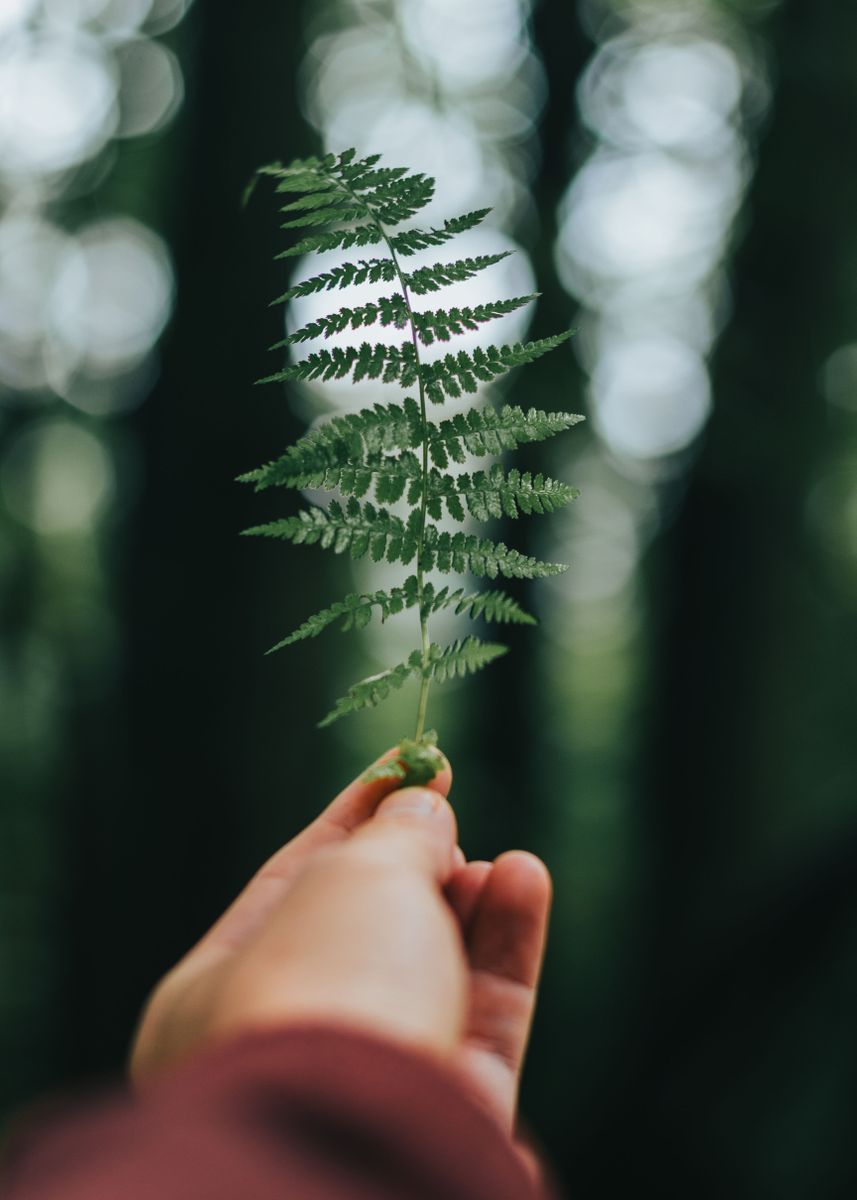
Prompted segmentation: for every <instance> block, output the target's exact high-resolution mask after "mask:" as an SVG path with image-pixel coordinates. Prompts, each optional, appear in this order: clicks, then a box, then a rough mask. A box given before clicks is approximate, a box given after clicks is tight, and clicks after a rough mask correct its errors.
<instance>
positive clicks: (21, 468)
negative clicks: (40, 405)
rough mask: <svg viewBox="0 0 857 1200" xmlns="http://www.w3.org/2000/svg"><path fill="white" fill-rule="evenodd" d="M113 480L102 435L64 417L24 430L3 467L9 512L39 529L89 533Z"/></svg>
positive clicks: (0, 483)
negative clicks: (97, 434) (99, 436)
mask: <svg viewBox="0 0 857 1200" xmlns="http://www.w3.org/2000/svg"><path fill="white" fill-rule="evenodd" d="M113 486H114V480H113V468H112V464H111V461H110V456H109V454H108V453H107V451H106V449H105V448H104V446H103V445H102V443H101V442H100V440H99V439H98V438H97V437H96V436H95V434H93V433H92V432H90V431H89V430H87V429H84V428H82V427H81V426H79V425H77V424H75V423H73V422H72V421H70V420H66V419H64V418H56V419H52V420H49V421H44V422H38V423H37V424H34V425H32V426H30V427H29V428H28V429H26V430H24V431H23V432H22V433H21V434H19V435H18V437H17V438H15V439H14V440H13V442H12V443H11V445H10V446H9V449H8V451H7V453H6V455H5V457H4V459H3V463H2V467H0V490H2V494H3V498H4V500H5V502H6V505H7V507H8V509H9V512H10V513H11V514H12V515H13V516H14V517H16V518H17V520H19V521H21V522H22V523H23V524H24V525H26V526H28V527H29V528H30V529H32V530H34V531H35V532H36V533H40V534H46V535H51V534H78V533H88V532H89V531H91V530H92V528H93V526H94V525H95V523H96V522H97V520H98V518H99V517H100V516H101V515H102V514H103V513H104V511H105V509H106V507H107V505H108V504H109V502H110V499H111V496H112V494H113Z"/></svg>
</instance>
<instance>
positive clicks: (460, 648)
mask: <svg viewBox="0 0 857 1200" xmlns="http://www.w3.org/2000/svg"><path fill="white" fill-rule="evenodd" d="M508 651H509V647H508V646H499V645H497V643H496V642H483V641H481V640H480V639H479V638H477V637H473V636H470V637H466V638H465V639H464V640H463V641H460V642H453V643H452V645H451V646H438V645H436V644H434V643H432V645H431V646H430V648H429V652H428V667H427V669H426V674H427V675H428V676H429V677H430V678H431V679H433V680H434V681H435V682H436V683H446V681H447V680H448V679H456V678H458V679H463V678H464V676H465V675H473V674H475V672H476V671H481V670H482V668H483V667H487V666H488V664H489V663H492V662H494V660H495V659H497V658H502V657H503V655H504V654H507V653H508Z"/></svg>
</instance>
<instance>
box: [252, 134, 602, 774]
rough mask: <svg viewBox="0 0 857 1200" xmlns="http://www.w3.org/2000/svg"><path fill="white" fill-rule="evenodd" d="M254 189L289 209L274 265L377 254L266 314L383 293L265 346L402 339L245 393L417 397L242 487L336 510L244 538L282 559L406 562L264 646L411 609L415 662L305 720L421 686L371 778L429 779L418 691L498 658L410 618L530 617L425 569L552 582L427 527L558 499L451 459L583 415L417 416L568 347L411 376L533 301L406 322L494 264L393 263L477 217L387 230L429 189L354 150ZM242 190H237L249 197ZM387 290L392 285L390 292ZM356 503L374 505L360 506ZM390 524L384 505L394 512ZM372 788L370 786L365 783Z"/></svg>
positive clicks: (497, 447)
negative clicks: (350, 386)
mask: <svg viewBox="0 0 857 1200" xmlns="http://www.w3.org/2000/svg"><path fill="white" fill-rule="evenodd" d="M265 175H266V176H270V177H271V178H273V180H274V187H275V190H276V192H277V193H278V194H281V195H285V196H290V197H291V199H289V200H288V201H287V202H286V203H284V204H282V205H281V214H282V218H281V219H282V221H283V227H284V228H286V229H303V230H308V231H309V232H308V233H306V234H304V236H302V237H301V238H300V240H298V241H297V243H296V244H295V245H294V246H292V247H290V248H288V249H286V250H285V251H284V252H283V253H282V254H280V255H279V256H278V257H280V258H289V257H294V256H296V255H308V254H311V253H313V252H325V251H338V250H348V249H349V248H351V247H355V246H372V245H384V246H385V247H386V250H387V254H386V255H379V256H378V257H374V258H363V259H358V260H357V261H350V262H344V263H338V264H337V265H336V266H334V267H331V268H329V269H328V270H325V271H321V272H318V273H316V274H314V275H312V276H310V277H309V278H306V279H304V280H301V281H300V282H298V283H295V284H293V285H292V286H291V287H289V288H288V289H287V290H286V291H285V292H283V293H282V295H280V296H279V297H278V298H277V300H276V301H275V303H286V302H289V301H291V300H295V299H298V298H299V297H305V296H312V295H316V294H319V293H321V292H327V291H334V290H337V289H342V288H346V287H350V286H359V285H362V284H364V283H370V284H378V283H391V284H393V285H394V289H395V290H392V291H391V294H387V295H385V296H383V297H381V298H379V299H375V298H372V297H367V298H366V299H365V300H362V299H361V301H360V302H359V303H351V304H348V305H345V306H342V307H340V308H339V309H337V310H336V311H333V312H330V313H326V314H325V315H323V316H320V317H317V318H315V319H313V320H311V321H308V322H307V323H306V324H304V325H303V326H302V327H301V328H299V329H297V330H295V331H294V332H292V333H290V334H288V335H287V336H286V337H285V338H284V339H283V340H282V341H281V342H278V343H277V347H276V348H277V349H279V348H285V347H290V346H294V345H298V344H301V343H305V342H308V341H312V340H315V339H325V340H326V339H330V338H336V337H337V336H338V335H340V334H345V333H351V332H353V331H355V330H359V329H362V328H365V327H369V326H373V325H381V326H382V327H388V328H389V327H392V328H398V329H401V330H402V331H403V333H404V337H403V340H402V341H401V342H399V343H397V344H394V345H384V344H381V343H378V344H374V345H373V344H371V343H369V342H363V343H362V344H361V345H359V346H355V345H347V344H345V345H343V344H340V345H336V344H334V345H332V346H331V347H330V348H327V347H325V348H324V349H320V350H318V351H315V352H313V353H310V354H309V355H307V356H306V357H305V358H303V359H301V360H300V361H299V362H295V363H290V364H288V365H287V366H285V367H284V369H283V370H281V371H279V372H277V373H276V374H274V375H271V376H269V377H268V378H267V379H266V380H260V381H259V382H273V381H277V382H282V381H286V382H289V381H311V380H334V379H339V380H341V379H346V378H350V379H351V380H352V382H354V383H359V382H360V381H362V380H367V379H368V380H377V381H379V382H384V383H393V384H397V385H399V386H400V387H403V388H411V387H413V388H414V389H416V391H417V392H418V396H417V397H416V398H413V397H412V396H407V397H405V398H403V400H402V401H401V402H400V403H396V404H377V403H376V404H374V405H373V406H371V407H369V408H365V409H363V410H361V411H359V412H354V413H348V414H342V415H340V416H337V417H334V418H332V419H330V420H328V421H326V422H324V423H323V424H320V425H318V426H317V427H316V428H314V429H312V430H310V431H309V432H308V433H307V434H306V435H304V437H302V438H300V439H299V440H298V441H297V442H296V443H294V444H293V445H291V446H288V447H286V449H285V450H284V451H283V453H282V454H281V455H280V456H279V457H278V458H277V459H275V460H274V461H273V462H270V463H267V464H265V465H264V466H262V467H260V468H258V469H257V470H255V471H249V472H247V473H246V474H245V475H243V476H241V479H242V481H246V482H250V483H253V484H254V485H255V486H256V488H257V490H262V489H264V488H268V487H272V486H284V487H291V488H298V489H307V488H312V489H319V488H320V489H326V490H333V491H337V492H338V493H340V494H341V495H342V496H343V497H344V500H343V501H340V500H336V499H334V500H332V501H331V502H330V504H329V506H328V507H327V508H326V509H325V508H321V507H314V506H313V507H309V508H305V509H303V510H301V511H299V512H298V513H297V514H295V515H294V516H290V517H285V518H283V519H281V520H279V521H272V522H270V523H269V524H267V525H260V526H257V527H256V528H254V529H249V530H246V531H245V532H246V533H248V534H256V535H260V536H264V537H270V538H281V539H285V540H287V541H290V542H293V543H295V544H307V545H313V544H316V545H318V546H319V547H321V548H322V549H329V550H333V551H334V552H335V553H339V554H345V553H347V554H349V555H351V557H353V558H361V557H363V556H365V555H368V556H369V557H371V558H372V559H373V560H374V561H376V562H381V561H387V562H402V563H415V564H416V570H415V573H414V574H412V575H409V576H408V577H407V578H406V579H405V580H404V581H403V583H402V585H401V586H399V587H392V588H390V589H389V590H381V591H377V592H369V593H351V594H350V595H348V596H346V597H345V599H344V600H341V601H338V602H336V603H334V604H332V605H330V606H329V607H328V608H325V609H322V610H321V611H320V612H318V613H315V614H313V615H312V616H311V617H309V618H307V620H306V621H304V622H303V624H302V625H301V626H299V628H298V629H296V630H295V631H294V632H293V633H291V634H289V635H288V637H286V638H284V639H283V640H282V641H281V642H280V643H278V645H277V646H276V647H274V649H279V648H280V647H282V646H287V645H291V644H293V643H294V642H296V641H301V640H303V639H305V638H310V637H316V636H317V635H318V634H319V633H321V632H322V631H323V630H324V629H326V628H327V627H328V626H330V625H332V624H334V623H339V624H340V625H341V627H342V628H343V629H350V628H361V627H363V626H364V625H366V624H367V623H368V622H369V621H370V620H372V618H373V616H374V615H375V614H376V613H377V614H378V615H379V616H380V619H381V620H382V621H383V620H386V619H387V617H389V616H390V615H392V614H393V613H395V612H401V611H404V610H405V609H411V608H417V609H418V610H419V616H420V625H421V633H422V648H421V649H420V650H415V651H414V652H413V653H412V654H411V655H410V656H409V657H408V659H407V660H406V661H405V662H403V663H399V664H398V665H396V666H394V667H391V668H389V669H388V670H386V671H382V672H380V673H379V674H378V675H375V676H372V677H371V678H369V679H365V680H362V681H360V682H359V683H357V684H355V685H354V686H353V687H352V688H350V689H349V691H348V692H347V694H346V695H345V696H344V697H342V698H341V699H340V700H339V701H337V703H336V705H335V707H334V709H333V710H332V711H331V712H330V713H329V714H328V716H327V717H326V718H325V719H324V721H323V722H322V724H323V725H327V724H330V722H331V721H333V720H336V719H338V718H339V717H340V716H343V715H345V714H346V713H350V712H356V711H359V710H360V709H363V708H366V707H370V706H372V705H374V704H377V703H378V702H379V700H382V699H384V698H385V697H386V696H387V695H389V694H390V693H391V692H392V691H393V690H395V689H398V688H400V687H401V686H402V684H403V683H404V682H405V681H406V680H407V679H410V678H413V677H417V678H419V680H420V694H419V704H418V717H417V732H416V735H415V737H414V739H413V740H412V741H406V742H403V743H402V747H401V751H400V754H399V756H398V758H397V759H395V760H394V761H392V762H391V763H387V764H384V765H383V767H382V768H380V770H382V771H383V778H390V779H395V780H397V781H398V780H401V779H402V778H405V777H407V778H409V779H410V778H411V777H413V778H415V779H416V778H420V779H423V780H428V779H429V778H430V777H431V776H432V774H433V773H434V772H435V771H436V770H437V764H438V763H439V762H440V761H442V760H441V759H439V758H438V756H437V753H436V751H433V747H434V740H433V737H432V736H430V735H426V734H425V733H424V722H425V712H426V700H427V697H428V689H429V683H430V682H431V681H432V680H434V681H437V682H443V681H444V680H447V679H451V678H455V677H463V676H464V675H467V674H470V673H472V672H473V671H477V670H480V669H481V668H482V667H484V666H486V665H487V664H488V663H490V662H492V661H493V660H494V659H495V658H498V657H499V656H500V655H501V654H503V653H505V647H503V646H498V645H494V644H493V643H485V642H481V641H479V639H478V638H473V637H468V638H465V639H464V640H462V641H457V642H454V643H453V644H452V645H450V646H446V647H440V646H438V645H436V644H433V643H431V642H429V641H428V638H427V629H426V626H427V621H428V619H429V617H430V616H431V615H432V614H433V613H437V612H439V611H440V610H441V609H453V610H454V611H455V613H456V614H459V615H465V616H469V617H472V618H474V619H484V620H489V621H495V622H500V623H507V624H519V625H525V624H533V623H534V618H533V617H532V616H531V615H530V614H529V613H527V612H526V611H525V610H524V609H523V608H522V607H521V606H520V605H519V604H518V603H517V601H515V600H514V599H513V598H512V597H511V596H508V595H507V594H505V593H504V592H502V591H484V592H475V593H470V594H465V592H464V589H463V588H456V589H454V590H452V589H451V588H450V587H442V588H440V589H438V588H437V587H436V585H435V584H434V583H432V582H431V581H429V580H427V579H426V577H425V573H426V572H427V571H430V570H435V571H438V572H439V573H441V574H444V573H449V572H452V571H455V572H461V571H470V572H471V573H473V574H474V575H477V576H483V577H487V578H490V579H495V578H497V577H498V576H506V577H508V578H519V579H535V578H541V577H545V576H550V575H556V574H558V573H559V572H561V571H563V570H565V569H566V568H565V567H563V566H561V565H560V564H557V563H549V562H541V561H539V560H538V559H536V558H533V557H530V556H528V555H524V554H521V553H519V552H518V551H516V550H512V549H509V548H508V547H507V546H506V545H505V544H504V543H503V542H493V541H490V540H488V539H486V538H480V537H477V536H475V535H473V534H469V533H464V532H457V533H450V532H448V531H447V530H441V529H439V528H438V526H437V525H435V524H431V523H429V522H428V521H427V517H431V518H432V519H433V520H434V521H438V520H440V519H441V517H442V516H443V515H444V513H447V514H449V515H451V516H452V517H454V518H456V519H458V520H463V519H464V518H465V517H466V515H467V514H468V513H469V514H470V515H471V516H474V517H476V518H477V519H480V520H487V519H490V518H497V517H504V516H505V517H516V516H518V515H520V514H521V513H525V514H529V513H546V512H552V511H554V510H555V509H557V508H559V507H560V506H562V505H564V504H567V503H568V502H569V501H570V500H572V499H573V498H574V497H575V496H576V495H577V492H576V491H575V489H574V488H571V487H569V486H568V485H567V484H565V483H562V482H559V481H557V480H553V479H548V478H546V477H545V476H543V475H541V474H536V475H533V474H530V473H528V472H525V473H521V472H520V471H517V470H510V471H505V470H504V469H503V468H501V466H500V465H499V464H495V465H494V466H491V467H490V468H488V469H486V470H477V471H473V472H465V473H462V474H458V475H452V474H450V473H448V472H447V470H446V468H448V466H449V464H450V462H457V463H461V464H465V465H466V462H467V455H468V454H476V455H490V454H494V455H498V454H502V453H504V452H505V451H507V450H514V449H516V448H517V447H518V446H519V445H522V444H525V443H527V442H535V441H539V440H541V439H544V438H548V437H552V436H554V435H555V434H557V433H560V432H562V431H563V430H566V429H569V428H570V427H571V426H572V425H574V424H575V423H576V422H577V421H578V420H581V419H582V418H580V417H578V416H576V415H574V414H571V413H550V412H545V411H542V410H539V409H530V410H529V411H525V410H523V409H521V408H518V407H511V406H506V407H504V408H502V409H500V410H499V411H496V410H494V409H493V408H488V407H484V406H483V407H480V408H472V409H470V410H469V411H465V412H462V413H458V414H455V415H454V416H452V417H450V418H448V419H446V420H442V421H440V422H432V421H429V420H428V417H427V413H426V403H427V401H432V402H434V403H441V402H442V401H443V400H444V398H445V397H447V396H451V397H457V396H460V395H461V394H462V393H465V392H467V393H472V392H475V391H477V389H478V388H479V386H480V384H484V383H490V382H491V381H492V380H494V379H496V378H497V377H498V376H500V375H502V374H504V373H505V372H507V371H511V370H513V369H515V368H516V367H519V366H523V365H525V364H527V363H529V362H532V361H533V360H534V359H536V358H538V357H540V356H541V355H542V354H545V353H547V352H548V351H549V350H553V349H555V348H556V347H557V346H559V345H561V344H562V343H563V342H564V341H565V340H566V338H567V337H568V336H570V334H568V333H566V334H561V335H559V336H557V337H553V338H544V339H541V340H539V341H533V342H527V343H516V344H514V345H492V346H487V347H477V348H476V349H474V350H472V351H463V350H462V351H459V352H458V353H450V354H446V355H445V356H444V357H442V358H439V359H437V360H433V361H431V362H424V361H423V359H422V357H421V354H420V346H425V345H430V344H432V343H434V342H438V341H439V342H448V341H450V340H451V339H452V338H455V337H458V336H460V335H462V334H465V333H467V332H472V331H474V330H477V329H478V328H479V327H480V326H481V325H482V324H484V323H486V322H487V321H492V320H496V319H498V318H500V317H502V316H504V315H506V314H508V313H511V312H514V311H516V310H517V309H520V308H522V307H523V306H524V305H525V304H528V303H529V302H530V301H531V300H533V299H534V298H535V297H533V296H517V297H512V298H510V299H503V300H495V301H486V302H484V303H481V304H475V305H467V306H464V305H460V306H451V307H448V308H442V309H428V310H424V311H421V312H414V311H413V309H412V305H411V302H410V296H411V295H413V296H420V295H427V294H429V293H433V292H436V291H439V290H440V289H441V288H443V287H446V286H449V285H451V284H454V283H457V282H461V281H464V280H468V279H471V278H473V277H474V276H475V275H476V274H478V273H479V272H481V271H483V270H485V269H487V268H488V267H490V266H492V265H494V264H496V263H498V262H500V261H501V260H502V259H503V258H505V257H506V252H501V253H498V254H491V255H481V256H475V257H470V258H459V259H457V260H455V261H453V262H450V263H442V262H436V263H434V264H432V265H427V266H422V267H417V268H415V269H414V270H412V271H410V272H409V273H405V272H404V271H403V270H402V268H401V267H400V265H399V260H400V259H403V258H405V257H408V256H411V255H413V254H416V253H417V252H418V251H421V250H424V249H426V248H427V247H430V246H440V245H444V244H445V243H447V242H449V241H450V240H452V239H453V238H455V237H456V236H457V235H458V234H459V233H463V232H465V231H467V230H469V229H473V228H475V227H476V226H477V225H478V224H479V223H480V222H481V221H482V220H484V218H485V217H486V216H487V215H488V210H487V209H482V210H479V211H477V212H471V213H465V214H464V215H463V216H461V217H455V218H453V219H451V220H448V221H445V222H444V224H443V225H442V226H441V227H439V228H422V229H419V228H417V229H414V228H404V229H402V228H397V227H398V226H401V225H402V224H403V223H405V222H409V221H410V220H411V218H413V217H414V216H415V215H416V214H417V213H418V212H420V211H421V210H422V209H423V208H425V206H426V205H427V204H428V203H429V202H430V201H431V199H432V196H433V194H434V181H433V180H432V179H429V178H428V177H427V176H425V175H421V174H415V173H409V172H408V171H407V170H406V169H404V168H400V167H394V168H391V167H385V166H381V165H379V157H378V155H370V156H368V157H366V158H362V159H360V158H358V157H357V154H356V151H354V150H346V151H345V152H344V153H342V154H325V155H323V156H321V157H315V158H306V159H302V160H297V161H295V162H293V163H291V164H289V165H287V166H283V165H282V164H280V163H272V164H270V165H269V166H267V167H264V168H262V170H261V171H260V172H258V173H257V176H256V177H254V181H253V182H255V179H256V178H258V177H259V176H265ZM252 186H253V183H252V182H251V186H250V189H248V192H249V191H252ZM396 284H398V288H397V289H396ZM370 493H373V501H374V502H370V501H368V500H366V499H365V497H366V496H367V495H369V494H370ZM403 497H404V499H405V503H406V504H407V506H408V508H409V512H408V515H407V517H406V518H402V517H400V516H398V515H396V514H394V513H392V512H391V511H390V509H389V508H388V507H387V505H390V504H393V503H396V502H399V501H402V498H403ZM377 777H378V778H381V777H382V775H380V774H379V775H378V776H377Z"/></svg>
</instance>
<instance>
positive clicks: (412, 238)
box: [390, 208, 491, 257]
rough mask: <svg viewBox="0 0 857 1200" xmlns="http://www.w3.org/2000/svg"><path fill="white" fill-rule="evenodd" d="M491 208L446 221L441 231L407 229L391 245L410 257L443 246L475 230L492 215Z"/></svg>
mask: <svg viewBox="0 0 857 1200" xmlns="http://www.w3.org/2000/svg"><path fill="white" fill-rule="evenodd" d="M490 211H491V209H490V208H480V209H478V210H477V211H476V212H471V213H464V215H463V216H461V217H452V218H451V219H450V220H448V221H444V223H443V226H442V228H440V229H405V230H403V231H402V232H401V233H396V234H394V235H393V236H392V237H391V238H390V244H391V245H392V247H393V249H394V250H395V251H396V253H397V254H401V255H403V256H405V257H410V256H411V255H412V254H417V253H418V252H419V251H420V250H426V249H427V248H428V247H429V246H442V245H443V244H444V242H448V241H451V240H452V238H454V237H457V236H458V234H459V233H465V232H466V231H467V230H468V229H475V228H476V226H477V225H480V224H481V223H482V222H483V221H484V220H485V218H486V217H487V216H488V214H489V213H490Z"/></svg>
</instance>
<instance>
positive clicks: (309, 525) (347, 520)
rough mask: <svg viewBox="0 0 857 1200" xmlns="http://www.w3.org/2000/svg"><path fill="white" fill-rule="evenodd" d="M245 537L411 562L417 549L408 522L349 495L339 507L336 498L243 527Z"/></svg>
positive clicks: (373, 558)
mask: <svg viewBox="0 0 857 1200" xmlns="http://www.w3.org/2000/svg"><path fill="white" fill-rule="evenodd" d="M243 532H244V534H245V535H246V536H248V537H252V536H255V537H269V538H279V539H281V540H283V541H287V542H294V544H295V545H296V546H300V545H307V546H313V545H315V544H316V543H317V544H318V545H319V546H321V548H322V550H333V552H334V553H335V554H344V553H345V552H346V551H347V552H348V553H349V554H350V555H351V557H352V558H362V557H363V556H364V555H365V554H367V553H368V555H369V557H370V558H371V559H372V561H373V562H383V561H386V562H403V563H409V562H413V560H414V558H415V557H416V553H417V536H416V533H415V532H414V530H413V528H412V527H411V525H410V524H409V525H406V524H405V522H404V521H403V520H402V519H401V518H400V517H397V516H394V515H393V514H392V513H390V512H388V511H387V509H386V508H375V506H374V505H373V504H369V503H366V504H360V503H359V502H358V501H357V500H355V499H354V498H353V497H352V498H351V499H350V500H349V501H348V503H347V504H346V505H345V506H344V507H343V506H342V505H341V504H340V503H339V501H338V500H331V502H330V506H329V507H328V508H327V509H326V510H325V509H323V508H305V509H302V510H301V511H300V512H299V513H297V514H296V515H295V516H293V517H283V518H281V519H280V520H279V521H270V522H268V524H266V525H256V526H254V527H253V528H252V529H245V530H244V531H243Z"/></svg>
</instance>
